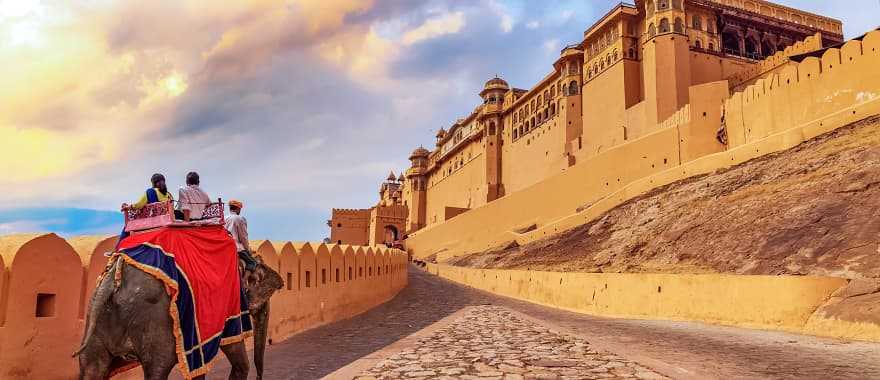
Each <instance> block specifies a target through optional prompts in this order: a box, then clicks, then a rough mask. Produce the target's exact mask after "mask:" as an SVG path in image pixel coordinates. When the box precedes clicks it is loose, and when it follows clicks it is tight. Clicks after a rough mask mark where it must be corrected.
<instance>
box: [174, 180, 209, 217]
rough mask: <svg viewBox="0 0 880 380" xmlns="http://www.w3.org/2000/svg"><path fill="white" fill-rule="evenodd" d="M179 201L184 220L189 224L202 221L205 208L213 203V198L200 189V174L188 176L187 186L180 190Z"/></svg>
mask: <svg viewBox="0 0 880 380" xmlns="http://www.w3.org/2000/svg"><path fill="white" fill-rule="evenodd" d="M177 199H178V205H179V208H180V212H181V213H182V214H183V217H182V219H183V220H185V221H187V222H189V221H190V220H199V219H202V216H203V214H204V212H205V208H206V207H208V204H210V203H211V197H209V196H208V193H206V192H205V191H204V190H202V188H201V187H199V173H196V172H189V173H188V174H187V175H186V186H185V187H181V188H180V191H179V196H178V197H177Z"/></svg>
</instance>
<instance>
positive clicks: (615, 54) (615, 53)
mask: <svg viewBox="0 0 880 380" xmlns="http://www.w3.org/2000/svg"><path fill="white" fill-rule="evenodd" d="M612 57H613V58H614V61H615V62H617V49H614V55H613V56H612Z"/></svg>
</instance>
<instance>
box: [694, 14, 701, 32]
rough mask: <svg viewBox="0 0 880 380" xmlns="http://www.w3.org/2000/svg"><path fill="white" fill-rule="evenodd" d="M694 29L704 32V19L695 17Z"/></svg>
mask: <svg viewBox="0 0 880 380" xmlns="http://www.w3.org/2000/svg"><path fill="white" fill-rule="evenodd" d="M693 28H694V29H696V30H703V19H702V18H700V16H698V15H694V20H693Z"/></svg>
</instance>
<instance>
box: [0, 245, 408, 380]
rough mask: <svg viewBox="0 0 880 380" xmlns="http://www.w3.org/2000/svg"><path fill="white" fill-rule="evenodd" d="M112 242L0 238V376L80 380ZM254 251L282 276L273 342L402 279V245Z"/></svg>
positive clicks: (350, 312)
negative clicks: (88, 320)
mask: <svg viewBox="0 0 880 380" xmlns="http://www.w3.org/2000/svg"><path fill="white" fill-rule="evenodd" d="M115 244H116V238H107V237H79V238H73V239H69V240H67V241H65V239H62V238H60V237H58V236H57V235H55V234H44V235H8V236H2V237H0V379H70V378H75V377H76V375H77V373H78V364H77V360H76V359H75V358H72V357H71V354H73V352H74V351H75V350H76V349H77V347H78V346H79V344H80V341H81V339H82V331H83V326H84V315H85V312H86V310H88V303H89V300H90V299H91V294H92V292H93V291H94V289H95V287H96V279H97V277H98V276H99V275H100V274H101V273H102V272H103V269H104V267H105V266H106V263H107V257H106V256H104V252H108V251H112V250H113V247H114V246H115ZM252 248H253V249H255V250H256V252H257V253H258V254H259V255H261V256H262V257H263V260H264V261H265V262H266V263H267V264H268V265H269V266H271V267H272V268H273V269H275V270H276V271H278V273H279V274H281V277H282V279H283V280H284V287H283V288H282V289H281V290H279V291H278V292H277V293H275V295H274V296H273V297H272V299H271V316H270V321H269V339H270V341H275V342H278V341H280V340H283V339H285V338H287V337H290V336H291V335H293V334H296V333H297V332H300V331H303V330H306V329H309V328H313V327H316V326H319V325H323V324H326V323H330V322H333V321H337V320H341V319H345V318H348V317H351V316H354V315H356V314H359V313H362V312H364V311H366V310H369V309H370V308H372V307H374V306H376V305H379V304H381V303H383V302H385V301H387V300H389V299H391V298H392V297H394V296H395V295H396V294H397V292H398V291H400V289H402V288H403V287H404V286H406V283H407V265H406V263H407V256H406V254H405V253H404V252H402V251H399V250H393V249H388V248H385V247H355V246H347V245H341V246H340V245H334V244H322V243H291V242H269V241H255V242H253V244H252ZM138 372H139V371H138ZM127 377H130V376H127ZM135 377H137V376H135Z"/></svg>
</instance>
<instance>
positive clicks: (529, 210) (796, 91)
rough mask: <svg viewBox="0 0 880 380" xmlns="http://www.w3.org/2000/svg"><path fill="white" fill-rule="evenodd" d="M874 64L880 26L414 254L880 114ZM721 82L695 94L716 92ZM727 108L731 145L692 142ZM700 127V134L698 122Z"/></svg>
mask: <svg viewBox="0 0 880 380" xmlns="http://www.w3.org/2000/svg"><path fill="white" fill-rule="evenodd" d="M877 67H880V31H873V32H870V33H868V34H867V35H866V36H865V37H864V38H863V39H862V40H861V41H859V40H852V41H849V42H847V43H845V44H844V45H842V46H841V47H840V48H839V49H838V48H831V49H827V50H826V51H825V52H824V54H823V55H822V58H821V59H820V58H814V57H811V58H806V59H805V60H803V61H802V62H801V63H798V64H791V65H787V66H785V67H784V68H783V70H782V71H781V72H780V73H778V74H776V73H773V74H771V75H769V76H768V77H767V78H764V79H759V80H758V81H756V83H755V84H754V85H751V86H748V87H746V88H745V90H744V91H742V92H738V93H735V94H733V95H732V96H730V97H729V98H728V99H726V100H724V101H723V104H719V103H721V101H720V100H719V101H718V102H716V103H714V104H709V103H704V104H696V103H692V104H691V105H690V117H689V119H688V120H685V121H686V122H685V123H684V124H677V125H674V126H668V127H666V128H662V129H659V130H658V131H656V132H654V133H652V134H649V135H646V136H644V137H641V138H639V139H636V140H633V141H631V142H628V143H626V144H622V145H619V146H616V147H613V148H611V149H609V150H607V151H605V152H603V153H601V154H599V155H597V156H595V157H591V158H589V159H586V160H585V161H583V162H579V163H578V164H577V165H575V166H572V167H570V168H568V169H567V170H566V171H565V172H563V173H560V174H557V175H555V176H553V177H550V178H548V179H547V180H545V181H542V182H540V183H537V184H535V185H532V186H530V187H527V188H525V189H523V190H521V191H517V192H514V193H511V194H508V195H506V196H505V197H503V198H500V199H498V200H496V201H493V202H490V203H488V204H486V205H484V206H481V207H478V208H475V209H472V210H470V211H467V212H465V213H463V214H461V215H458V216H456V217H455V218H454V219H451V220H449V221H446V222H444V223H439V224H435V225H431V226H428V227H426V228H425V229H422V230H419V231H417V232H415V233H412V234H410V235H409V238H408V239H407V249H408V250H410V252H411V253H412V254H413V256H414V257H416V258H425V257H428V256H432V255H436V256H437V258H438V259H441V260H442V259H443V258H445V257H450V256H455V255H460V254H464V253H471V252H479V251H483V250H486V249H491V248H495V247H498V246H502V245H505V244H509V243H511V242H513V241H516V242H517V243H519V244H525V243H528V242H531V241H534V240H536V239H540V238H543V237H547V236H549V235H553V234H556V233H559V232H562V231H565V230H567V229H570V228H573V227H576V226H579V225H581V224H583V223H587V222H589V221H591V220H593V219H594V218H595V217H597V216H599V215H601V214H602V213H603V212H605V211H607V210H610V209H611V208H613V207H616V206H617V205H620V204H621V203H623V202H625V201H627V200H629V199H632V198H633V197H636V196H639V195H641V194H644V193H646V192H648V191H650V190H652V189H654V188H657V187H659V186H663V185H667V184H669V183H672V182H675V181H678V180H681V179H684V178H688V177H691V176H694V175H700V174H705V173H711V172H713V171H715V170H718V169H723V168H726V167H730V166H733V165H737V164H740V163H743V162H745V161H748V160H750V159H753V158H756V157H760V156H763V155H766V154H769V153H773V152H778V151H781V150H785V149H788V148H791V147H794V146H796V145H798V144H800V143H802V142H804V141H806V140H809V139H811V138H813V137H816V136H819V135H821V134H823V133H826V132H829V131H832V130H834V129H836V128H840V127H842V126H845V125H848V124H850V123H853V122H855V121H858V120H861V119H864V118H867V117H869V116H873V115H877V114H880V71H878V70H877V69H876V68H877ZM723 86H726V83H724V84H723ZM723 86H722V85H717V86H716V85H714V84H713V85H711V86H706V85H702V86H694V87H692V88H691V90H692V91H693V90H695V89H702V90H705V92H706V93H712V94H714V93H715V92H717V88H718V87H723ZM713 96H714V95H713ZM692 98H693V95H692ZM707 107H708V108H707ZM721 114H723V115H724V120H725V125H726V129H727V135H728V140H729V141H728V145H727V146H726V147H724V146H722V145H718V147H717V149H715V148H713V149H705V150H703V149H694V148H693V147H692V146H690V145H689V143H688V139H691V140H693V139H694V138H698V140H700V141H708V142H712V141H714V136H715V131H716V130H717V129H718V128H719V127H720V126H721V117H720V115H721ZM680 119H683V118H680ZM710 119H711V120H710ZM695 125H698V126H699V128H698V129H697V130H693V129H692V128H691V127H693V126H695ZM701 144H702V143H701ZM703 145H705V144H703ZM517 231H525V232H517Z"/></svg>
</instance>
